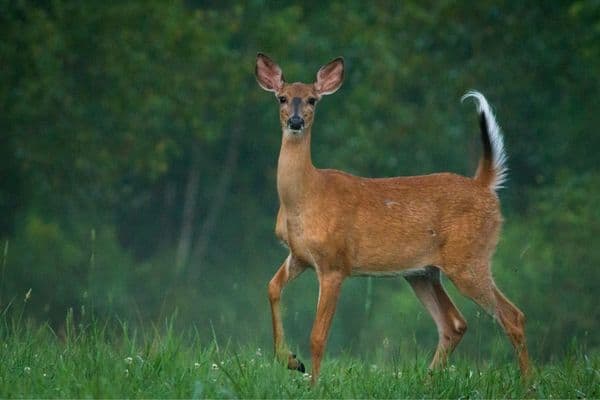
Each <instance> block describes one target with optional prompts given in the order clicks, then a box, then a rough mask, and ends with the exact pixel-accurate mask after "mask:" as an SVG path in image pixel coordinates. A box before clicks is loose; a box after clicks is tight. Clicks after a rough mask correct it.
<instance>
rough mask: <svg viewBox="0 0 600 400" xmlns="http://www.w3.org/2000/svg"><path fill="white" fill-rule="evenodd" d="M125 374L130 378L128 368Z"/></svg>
mask: <svg viewBox="0 0 600 400" xmlns="http://www.w3.org/2000/svg"><path fill="white" fill-rule="evenodd" d="M124 373H125V376H129V370H128V369H127V368H125V371H124Z"/></svg>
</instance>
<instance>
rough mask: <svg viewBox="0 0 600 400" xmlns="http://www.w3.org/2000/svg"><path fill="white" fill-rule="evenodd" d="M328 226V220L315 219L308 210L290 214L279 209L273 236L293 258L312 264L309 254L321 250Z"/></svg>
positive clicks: (283, 209)
mask: <svg viewBox="0 0 600 400" xmlns="http://www.w3.org/2000/svg"><path fill="white" fill-rule="evenodd" d="M329 225H330V219H327V218H323V217H317V216H315V214H314V213H311V212H310V210H302V211H298V212H290V211H287V210H286V209H285V208H284V207H281V208H280V209H279V213H278V214H277V223H276V226H275V234H276V236H277V238H278V239H279V240H281V242H282V243H283V244H284V245H285V246H286V247H287V248H289V249H290V251H291V252H292V253H293V254H294V255H295V256H297V257H299V258H302V259H305V261H307V262H309V263H312V260H311V257H312V256H311V254H314V250H316V249H319V250H321V249H322V248H323V241H324V240H325V238H327V236H328V233H327V232H328V230H329ZM311 249H312V250H311Z"/></svg>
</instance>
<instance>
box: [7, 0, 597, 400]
mask: <svg viewBox="0 0 600 400" xmlns="http://www.w3.org/2000/svg"><path fill="white" fill-rule="evenodd" d="M598 10H599V9H598V7H597V2H596V1H595V0H577V1H559V2H540V3H539V4H537V5H536V6H532V5H531V4H529V3H527V4H525V3H522V4H521V3H518V2H511V1H504V2H491V1H482V2H478V3H476V4H474V3H472V2H434V3H423V2H416V1H409V2H403V3H402V4H401V5H398V4H391V3H390V4H385V3H378V2H372V3H368V4H365V3H364V2H356V1H350V2H348V1H346V2H340V1H332V2H327V3H323V2H318V3H317V2H314V1H308V2H303V3H302V4H291V3H289V4H288V3H286V4H279V3H275V2H268V1H260V0H259V1H249V2H241V1H230V2H199V1H182V0H180V1H174V2H162V1H154V0H153V1H132V2H105V3H102V4H100V3H95V2H80V1H71V0H48V1H36V2H32V1H26V0H22V1H9V0H0V37H2V40H1V41H0V109H1V110H2V112H0V132H1V134H0V240H1V241H2V242H0V249H2V250H3V251H2V252H1V253H2V254H1V260H0V261H1V267H2V275H1V278H0V279H1V281H0V305H1V307H2V309H3V310H6V309H7V308H8V309H11V308H12V307H15V305H16V304H18V303H19V302H20V301H21V300H20V299H21V298H22V296H23V295H24V294H25V293H27V292H28V291H29V290H30V289H31V299H30V301H29V315H30V316H31V318H33V319H35V320H36V321H37V322H38V323H44V322H46V321H48V322H49V323H50V324H51V326H52V327H54V329H56V330H60V329H63V328H64V324H63V322H62V320H63V318H62V317H63V315H64V313H65V311H66V310H68V309H69V308H72V309H74V310H75V316H74V318H75V319H78V318H82V316H81V314H82V311H81V310H82V309H87V310H88V312H92V313H94V315H97V316H102V317H107V318H108V317H112V316H115V315H116V316H119V317H120V318H122V319H123V320H128V321H135V324H136V325H139V326H147V325H148V324H149V323H151V322H156V321H161V320H162V319H163V318H164V317H165V316H168V315H171V314H172V313H173V310H175V309H177V310H178V312H179V313H180V316H181V318H180V319H179V322H178V324H179V325H181V326H189V325H191V324H192V323H195V324H197V329H198V335H199V336H200V337H202V338H203V339H208V338H212V337H213V336H217V337H218V338H219V339H221V340H226V339H227V340H229V339H231V340H233V341H234V342H247V341H248V337H249V336H250V337H251V338H252V339H253V340H255V341H256V342H257V343H259V344H260V345H261V346H263V347H265V346H270V345H269V343H270V322H269V320H270V315H269V309H268V305H267V301H266V290H265V288H266V283H267V282H268V280H269V279H270V276H271V275H272V274H273V272H274V271H275V269H276V268H277V267H278V266H279V265H280V263H281V262H282V260H283V259H284V258H285V256H286V254H285V251H284V250H282V249H281V248H280V247H279V246H278V244H277V243H276V242H275V240H274V238H273V233H272V231H273V225H274V218H275V215H276V210H277V195H276V191H275V168H276V159H277V152H278V149H279V144H280V132H279V128H278V120H277V111H276V106H275V102H274V101H273V99H272V98H270V97H269V95H267V94H265V93H264V92H263V91H261V90H260V89H258V87H257V86H256V83H255V80H254V77H253V69H254V61H255V55H256V52H257V51H263V52H266V53H267V54H269V55H270V56H272V57H273V58H274V59H276V60H278V62H279V63H280V64H281V66H282V67H283V69H284V71H285V76H286V77H287V78H288V79H289V80H290V81H296V80H301V81H310V80H312V79H314V74H315V72H316V70H317V68H318V67H319V66H320V65H321V64H323V63H325V62H327V61H328V60H330V59H331V58H333V57H335V56H338V55H343V56H344V57H345V60H346V67H347V73H346V78H345V79H346V80H345V83H344V86H343V88H342V89H341V90H340V91H339V92H338V93H336V94H335V95H334V96H330V97H329V98H327V99H325V100H324V101H323V102H322V104H319V111H318V114H317V118H316V122H315V129H314V138H313V156H314V157H313V158H314V160H315V164H316V165H317V166H318V167H332V168H340V169H344V170H347V171H350V172H352V173H356V174H360V175H364V176H392V175H399V174H402V175H409V174H424V173H430V172H434V171H440V170H450V171H454V172H458V173H462V174H466V175H471V174H473V171H474V168H475V165H476V162H477V159H478V157H479V155H480V151H481V149H480V144H479V141H478V135H476V134H475V133H476V131H477V124H476V116H475V112H474V110H473V106H472V104H465V105H462V106H461V104H460V102H459V98H460V96H461V95H462V94H463V93H464V92H465V91H466V90H468V89H470V88H476V89H479V90H481V91H482V92H484V93H485V94H486V96H488V98H489V100H490V102H491V103H492V104H493V105H494V107H495V109H496V111H497V115H498V118H499V121H500V124H501V125H502V126H503V128H504V131H505V136H506V144H507V149H508V153H509V156H510V159H509V165H510V168H511V171H510V181H509V186H508V189H506V190H504V191H502V192H501V193H500V196H501V198H502V202H503V207H504V211H505V212H504V213H505V216H506V226H505V231H504V233H503V236H502V239H501V242H500V245H499V248H498V252H497V254H496V256H495V257H494V265H495V266H494V274H495V276H496V278H497V280H498V282H499V286H500V287H501V288H503V290H504V291H505V292H506V293H507V295H508V296H509V297H510V298H511V299H513V300H514V301H515V303H517V304H518V305H519V307H521V308H522V309H523V310H524V311H525V312H526V314H527V316H528V327H527V329H528V335H529V338H530V345H531V347H532V353H533V354H534V356H535V357H536V358H539V359H543V360H546V359H550V358H552V357H554V356H559V355H560V354H564V353H565V352H566V349H565V343H570V342H571V340H572V338H576V340H578V341H579V342H580V343H581V346H583V347H584V348H585V346H587V347H588V348H589V349H597V348H598V346H600V342H599V341H598V337H597V335H594V334H593V333H594V332H595V331H596V330H597V329H598V323H599V322H598V321H600V315H599V314H598V312H599V311H598V307H597V305H596V296H595V292H596V290H597V288H598V282H599V281H600V279H599V276H598V268H597V265H598V263H599V261H600V249H599V248H598V246H594V240H595V238H596V237H598V233H599V232H598V230H599V226H598V223H599V222H598V221H600V215H598V203H599V200H600V199H599V195H600V192H599V189H598V187H600V186H599V183H600V182H598V180H599V179H600V178H599V177H600V171H599V170H598V161H597V155H596V153H597V149H598V148H599V147H600V142H599V140H600V135H598V133H597V126H598V125H600V121H599V120H598V118H599V117H600V114H599V113H598V112H597V104H600V81H599V80H598V79H597V72H596V71H598V70H600V13H599V11H598ZM447 286H450V289H451V290H452V288H451V285H449V284H447ZM452 295H453V297H454V298H455V300H456V301H457V303H458V304H459V305H460V308H461V309H462V310H463V311H464V314H465V316H466V318H467V320H468V321H469V324H470V325H469V326H470V329H469V334H467V336H466V338H465V340H464V342H463V344H462V345H461V346H460V347H459V348H458V350H457V352H458V356H459V357H460V356H461V355H463V356H464V355H468V356H469V357H471V358H476V359H478V360H480V359H487V358H490V357H494V358H496V359H497V358H502V357H504V358H503V359H508V358H507V357H508V356H507V354H509V353H510V351H511V350H510V346H509V345H508V341H506V340H505V339H504V338H502V337H501V333H499V331H498V329H497V328H496V327H495V325H494V324H493V323H492V322H491V320H490V319H489V318H487V317H485V316H482V315H481V314H480V311H479V310H478V309H477V308H475V307H474V306H473V305H472V304H470V303H466V302H465V301H464V300H463V299H461V298H460V296H459V295H458V294H457V293H456V292H455V291H453V290H452ZM316 297H317V287H316V283H315V279H314V276H311V273H307V274H305V276H303V277H301V278H300V279H299V280H298V281H297V282H294V283H293V284H292V285H291V286H290V288H289V289H286V293H285V295H284V303H285V304H286V305H287V313H286V314H285V319H286V321H285V322H286V329H287V333H288V336H289V337H290V339H291V340H290V342H291V343H293V344H294V345H295V346H297V347H298V348H299V349H307V348H308V346H307V338H308V336H309V335H308V332H309V331H310V325H311V323H312V318H313V314H314V307H315V301H316ZM82 307H83V308H82ZM338 310H339V311H338V314H337V317H336V319H335V322H334V326H333V330H332V334H331V339H330V347H329V351H330V352H331V354H339V353H341V352H343V351H348V352H350V353H361V352H362V353H364V352H368V351H369V350H368V349H371V348H379V347H380V345H381V343H384V342H385V343H388V344H387V346H388V347H390V348H393V349H399V351H401V352H402V353H403V354H404V353H406V354H413V353H412V352H418V351H421V350H422V349H427V350H428V351H429V350H430V349H432V348H433V346H434V344H435V342H436V340H437V337H436V332H435V328H434V325H433V323H432V321H431V320H430V318H429V316H428V315H427V314H426V313H425V311H424V310H423V308H422V307H421V305H420V304H419V303H418V301H417V300H416V299H415V298H414V296H413V295H412V293H411V291H410V289H409V287H408V285H406V284H405V283H404V282H401V281H399V280H394V281H391V280H388V281H379V280H370V279H363V280H358V279H356V280H355V279H352V280H349V281H348V283H347V284H346V285H345V287H344V290H343V293H342V298H341V300H340V306H339V308H338ZM249 332H251V334H249ZM365 349H366V350H365ZM82 393H83V392H82ZM294 393H296V392H294ZM494 393H496V392H494ZM494 393H492V395H494ZM214 395H215V396H220V394H218V393H216V392H215V393H214ZM450 395H451V394H448V396H450Z"/></svg>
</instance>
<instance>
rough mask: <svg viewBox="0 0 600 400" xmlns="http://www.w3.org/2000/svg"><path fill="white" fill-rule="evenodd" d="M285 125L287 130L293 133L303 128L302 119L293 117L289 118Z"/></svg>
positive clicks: (296, 116)
mask: <svg viewBox="0 0 600 400" xmlns="http://www.w3.org/2000/svg"><path fill="white" fill-rule="evenodd" d="M287 124H288V128H290V129H292V130H294V131H299V130H300V129H302V127H304V120H303V119H302V117H300V116H298V115H294V116H292V117H290V119H288V122H287Z"/></svg>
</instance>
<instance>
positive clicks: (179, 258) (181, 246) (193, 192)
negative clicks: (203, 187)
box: [175, 145, 200, 273]
mask: <svg viewBox="0 0 600 400" xmlns="http://www.w3.org/2000/svg"><path fill="white" fill-rule="evenodd" d="M199 185H200V149H199V148H198V145H195V146H194V147H193V148H192V159H191V162H190V170H189V173H188V179H187V183H186V185H185V194H184V198H183V213H182V217H181V231H180V234H179V242H178V245H177V253H176V255H175V269H176V272H177V273H180V272H181V271H182V270H183V269H184V268H185V267H186V266H187V263H188V261H189V259H190V250H191V245H192V237H193V235H194V217H195V213H196V203H197V201H198V188H199Z"/></svg>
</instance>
